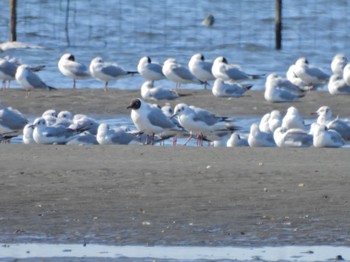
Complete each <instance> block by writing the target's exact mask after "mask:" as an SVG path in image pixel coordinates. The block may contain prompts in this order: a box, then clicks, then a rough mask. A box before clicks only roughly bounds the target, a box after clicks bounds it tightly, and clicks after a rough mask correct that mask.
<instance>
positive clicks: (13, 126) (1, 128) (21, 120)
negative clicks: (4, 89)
mask: <svg viewBox="0 0 350 262" xmlns="http://www.w3.org/2000/svg"><path fill="white" fill-rule="evenodd" d="M27 123H28V120H27V119H26V118H25V117H24V116H23V114H22V113H21V112H19V111H18V110H16V109H13V108H11V107H5V106H0V134H3V133H9V132H13V131H22V130H23V128H24V126H25V125H26V124H27Z"/></svg>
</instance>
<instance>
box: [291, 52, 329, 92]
mask: <svg viewBox="0 0 350 262" xmlns="http://www.w3.org/2000/svg"><path fill="white" fill-rule="evenodd" d="M293 72H294V74H295V75H296V76H297V77H299V78H300V79H301V80H302V81H303V82H305V83H306V84H307V85H314V84H320V83H322V84H323V83H326V82H327V81H328V80H329V77H330V76H329V75H328V74H327V73H325V72H324V71H322V70H321V69H320V68H318V67H315V66H313V65H309V61H308V60H307V59H306V58H305V57H300V58H298V60H297V61H296V62H295V66H294V69H293Z"/></svg>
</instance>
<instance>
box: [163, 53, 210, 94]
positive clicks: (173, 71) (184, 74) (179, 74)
mask: <svg viewBox="0 0 350 262" xmlns="http://www.w3.org/2000/svg"><path fill="white" fill-rule="evenodd" d="M162 71H163V74H164V75H165V76H166V78H167V79H169V80H170V81H173V82H174V83H176V88H178V87H179V86H180V85H181V84H199V85H202V84H205V83H204V82H203V81H201V80H199V79H198V78H196V77H195V76H194V75H193V74H192V73H191V72H190V70H188V69H187V68H186V67H185V66H183V65H181V64H179V63H177V62H176V59H175V58H168V59H167V60H165V62H164V65H163V70H162Z"/></svg>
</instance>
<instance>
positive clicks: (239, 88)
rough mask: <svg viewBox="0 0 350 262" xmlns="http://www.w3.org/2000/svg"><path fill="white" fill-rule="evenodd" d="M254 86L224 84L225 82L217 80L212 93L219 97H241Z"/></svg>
mask: <svg viewBox="0 0 350 262" xmlns="http://www.w3.org/2000/svg"><path fill="white" fill-rule="evenodd" d="M252 86H253V85H249V84H247V85H244V84H243V85H241V84H239V83H232V82H224V80H222V79H220V78H217V79H216V80H215V81H214V84H213V88H212V89H211V91H212V93H213V95H214V96H217V97H241V96H242V95H243V94H244V93H245V92H247V91H248V90H249V89H250V88H251V87H252Z"/></svg>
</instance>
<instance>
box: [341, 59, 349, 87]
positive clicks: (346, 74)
mask: <svg viewBox="0 0 350 262" xmlns="http://www.w3.org/2000/svg"><path fill="white" fill-rule="evenodd" d="M343 78H344V81H345V83H346V84H348V85H350V63H347V64H346V66H345V67H344V70H343Z"/></svg>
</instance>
